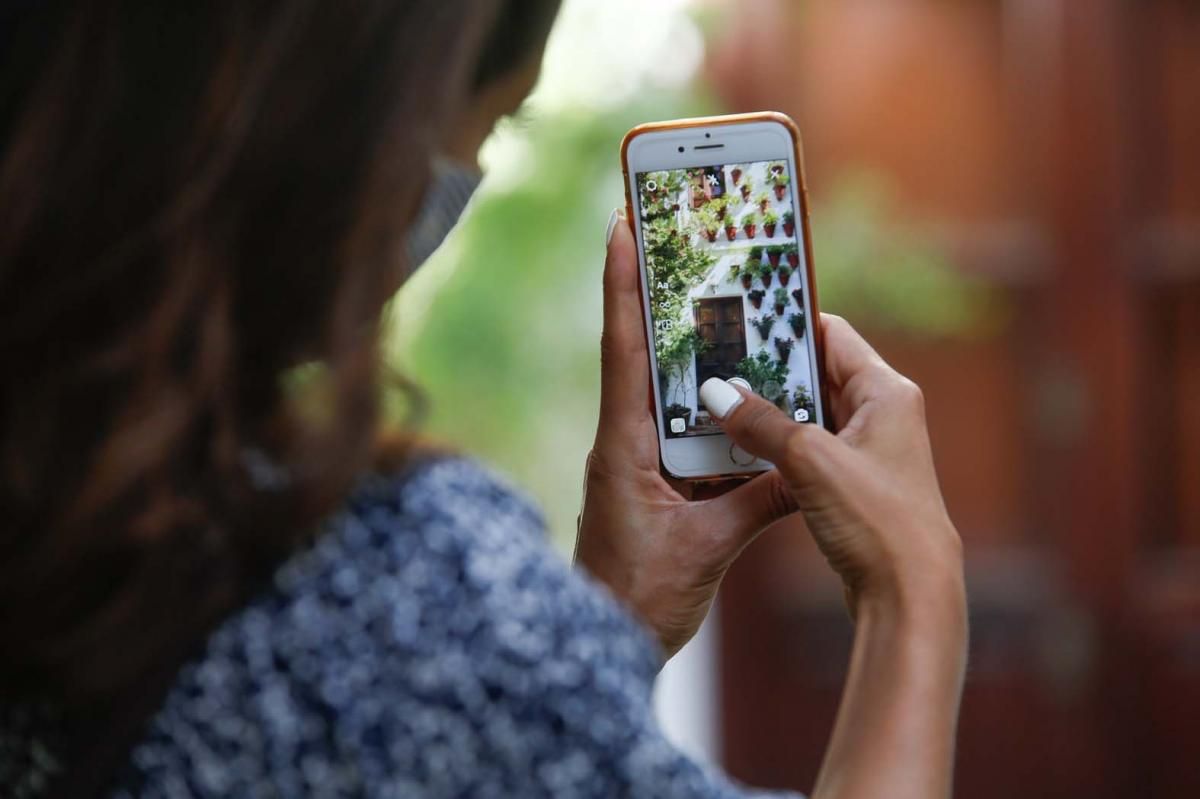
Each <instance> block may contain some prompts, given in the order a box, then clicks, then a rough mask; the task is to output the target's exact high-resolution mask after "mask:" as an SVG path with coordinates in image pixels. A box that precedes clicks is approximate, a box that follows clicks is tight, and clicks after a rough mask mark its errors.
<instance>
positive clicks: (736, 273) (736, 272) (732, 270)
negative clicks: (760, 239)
mask: <svg viewBox="0 0 1200 799" xmlns="http://www.w3.org/2000/svg"><path fill="white" fill-rule="evenodd" d="M741 274H742V265H741V264H730V265H729V273H728V277H726V278H725V282H726V283H734V282H736V281H737V279H738V278H739V277H741Z"/></svg>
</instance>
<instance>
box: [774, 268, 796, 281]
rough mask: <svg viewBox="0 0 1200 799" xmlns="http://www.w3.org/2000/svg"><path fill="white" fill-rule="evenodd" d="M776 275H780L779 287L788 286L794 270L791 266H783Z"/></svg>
mask: <svg viewBox="0 0 1200 799" xmlns="http://www.w3.org/2000/svg"><path fill="white" fill-rule="evenodd" d="M775 273H776V274H777V275H779V285H781V286H786V285H787V282H788V280H790V279H791V277H792V268H791V267H790V266H781V267H779V269H777V270H776V272H775Z"/></svg>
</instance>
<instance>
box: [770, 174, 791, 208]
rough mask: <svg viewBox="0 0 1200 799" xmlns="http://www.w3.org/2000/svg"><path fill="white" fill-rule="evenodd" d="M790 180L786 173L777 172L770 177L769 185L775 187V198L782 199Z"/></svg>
mask: <svg viewBox="0 0 1200 799" xmlns="http://www.w3.org/2000/svg"><path fill="white" fill-rule="evenodd" d="M791 182H792V179H791V177H789V176H788V175H783V174H779V175H776V176H775V177H773V178H771V185H772V186H774V187H775V199H776V200H779V201H780V202H782V201H783V197H784V195H785V194H786V193H787V187H788V185H789V184H790V183H791Z"/></svg>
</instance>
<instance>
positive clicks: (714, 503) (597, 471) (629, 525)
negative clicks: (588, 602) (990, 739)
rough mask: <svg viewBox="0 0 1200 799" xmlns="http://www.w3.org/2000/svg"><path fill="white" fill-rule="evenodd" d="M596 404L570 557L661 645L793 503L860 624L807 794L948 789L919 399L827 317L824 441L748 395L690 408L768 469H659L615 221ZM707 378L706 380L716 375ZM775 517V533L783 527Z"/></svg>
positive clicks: (639, 333)
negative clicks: (683, 481) (711, 472)
mask: <svg viewBox="0 0 1200 799" xmlns="http://www.w3.org/2000/svg"><path fill="white" fill-rule="evenodd" d="M610 230H611V231H612V234H611V237H610V240H609V249H608V260H607V262H606V265H605V277H604V281H605V283H604V289H605V306H604V307H605V311H604V315H605V318H604V338H603V341H602V346H601V352H602V362H603V364H602V397H601V410H600V423H599V426H598V429H597V434H596V442H595V446H594V448H593V450H592V453H591V455H590V456H589V460H588V466H587V478H586V480H587V483H586V490H585V499H584V508H583V510H582V512H581V514H580V525H579V527H580V529H579V540H578V544H577V550H576V552H577V559H578V561H579V563H580V564H581V565H583V566H584V567H585V568H587V569H588V570H589V571H590V572H591V573H592V574H593V576H595V577H597V578H598V579H600V580H601V581H603V582H605V583H606V584H607V585H608V586H609V588H610V589H611V590H612V591H613V592H614V593H615V594H616V595H617V596H618V597H619V598H621V599H622V600H624V601H625V602H626V603H627V604H628V605H630V606H631V607H632V609H633V610H634V611H635V612H636V613H638V614H639V615H640V616H641V618H642V619H643V621H645V622H646V623H647V624H649V625H650V626H651V628H652V629H654V630H655V631H656V632H657V633H658V636H659V638H660V640H661V641H662V642H663V646H664V648H665V649H666V651H667V653H668V655H669V654H671V653H673V652H674V651H676V650H677V649H678V647H679V646H681V645H682V644H683V643H684V642H686V641H687V640H688V638H690V637H691V635H692V634H693V633H694V632H695V630H696V629H697V628H698V626H699V624H700V622H701V621H702V620H703V618H704V615H705V613H706V612H707V610H708V607H709V605H710V604H711V602H712V598H713V595H714V594H715V592H716V589H717V587H718V585H719V584H720V581H721V578H722V577H723V576H724V574H725V571H726V570H727V569H728V567H729V565H730V564H731V563H732V562H733V560H734V559H735V558H736V557H737V555H738V554H739V553H740V552H741V550H742V549H743V548H744V547H745V546H746V544H747V543H749V542H750V541H751V540H753V538H754V536H755V535H757V533H758V531H759V530H761V529H762V527H764V526H766V525H767V524H769V523H771V522H772V521H774V520H776V519H779V518H781V517H783V516H787V515H788V514H792V513H793V512H794V511H797V510H798V511H799V513H796V514H795V515H794V516H792V518H793V519H795V525H794V528H793V529H795V530H796V531H797V532H798V531H799V530H800V529H805V528H806V529H807V530H808V531H809V532H810V533H811V534H812V535H813V537H814V539H815V540H816V542H817V544H818V546H819V548H820V549H821V551H822V553H823V554H824V555H825V557H826V559H827V560H828V561H829V564H830V566H831V567H832V568H833V569H834V570H835V571H836V572H837V573H838V574H839V575H840V576H841V578H842V581H843V584H844V586H845V589H846V596H847V603H848V605H849V607H850V611H851V615H852V616H853V617H854V618H855V620H856V633H855V643H854V649H853V652H852V656H851V663H850V669H849V673H848V676H847V682H846V687H845V690H844V693H843V698H842V704H841V707H840V709H839V713H838V719H837V723H836V725H835V728H834V732H833V735H832V737H831V739H830V745H829V748H828V750H827V752H826V756H825V760H824V763H823V765H822V769H821V773H820V775H819V777H818V782H817V785H816V788H815V789H814V792H813V795H814V797H817V798H818V799H828V798H829V797H839V798H840V797H849V796H854V797H857V796H864V797H865V796H889V797H909V796H911V797H936V796H948V795H949V794H950V786H951V774H952V761H953V751H954V731H955V726H956V721H957V714H958V701H959V697H960V696H961V689H962V680H963V673H964V670H965V661H966V638H967V621H966V599H965V588H964V581H963V569H962V544H961V541H960V539H959V537H958V533H957V531H956V530H955V528H954V525H953V523H952V522H951V521H950V518H949V515H948V514H947V512H946V508H945V505H944V503H943V501H942V496H941V491H940V489H939V487H938V483H937V476H936V473H935V470H934V465H933V456H932V452H931V448H930V444H929V437H928V433H927V430H926V425H925V412H924V399H923V397H922V395H921V392H920V390H919V389H918V388H917V387H916V385H915V384H913V383H912V382H911V381H909V380H907V379H906V378H904V377H903V376H901V375H899V374H898V373H896V372H895V371H894V370H892V369H891V368H890V367H889V366H888V365H887V364H886V363H885V362H884V361H883V359H882V358H880V357H879V355H878V354H876V353H875V351H874V350H873V349H872V348H871V347H870V346H869V345H868V344H867V343H866V342H865V341H864V340H863V339H862V338H861V337H860V336H859V335H858V334H857V333H856V332H855V331H854V330H853V328H851V327H850V325H849V324H848V323H847V322H845V320H843V319H840V318H838V317H835V316H829V315H822V319H821V324H822V325H823V328H822V329H823V333H824V340H825V357H826V375H825V378H826V381H827V384H828V386H827V388H828V393H829V397H830V407H829V409H828V410H829V412H830V413H831V414H832V416H833V420H834V422H835V425H836V427H837V428H838V430H839V433H838V434H837V435H834V434H832V433H830V432H828V431H826V430H825V429H823V428H821V427H818V426H816V425H811V424H796V423H794V422H792V421H791V420H790V419H788V418H787V417H786V416H785V415H784V414H783V413H782V412H781V411H779V410H778V409H777V408H775V406H773V405H772V404H771V403H768V402H767V401H765V400H763V399H761V398H760V397H757V396H756V395H754V394H753V393H752V392H749V391H745V390H743V389H741V388H740V387H738V386H733V385H730V384H728V383H725V382H724V381H719V380H717V381H715V384H713V381H709V382H707V383H705V386H704V387H702V389H701V400H702V401H704V402H705V404H706V405H707V407H708V409H709V412H710V413H712V414H713V415H714V417H716V418H717V419H718V420H719V421H720V423H721V425H722V427H723V428H724V430H725V432H726V433H727V434H728V435H729V436H730V437H731V438H732V439H733V440H734V441H736V442H737V443H738V444H739V445H740V446H741V447H742V448H743V449H745V450H746V451H748V452H751V453H754V454H756V455H758V456H760V457H762V458H765V459H767V460H769V461H770V462H772V463H773V464H775V466H776V469H774V470H772V471H770V472H767V473H766V474H763V475H761V476H759V477H756V478H755V479H754V480H752V481H750V482H749V483H746V484H743V485H741V486H740V487H738V488H735V489H733V490H731V491H728V492H727V493H723V494H720V495H719V496H716V497H711V498H705V499H700V500H699V501H689V498H692V499H695V497H694V496H693V494H692V493H691V492H689V490H688V489H687V487H686V486H683V485H677V484H673V483H671V482H668V481H667V480H666V479H664V478H663V477H662V475H661V474H660V472H659V459H658V436H657V431H656V428H655V424H654V420H653V418H652V416H651V411H650V404H649V398H650V383H649V361H648V357H649V356H648V354H647V344H646V337H645V332H644V326H643V321H642V306H641V296H640V289H639V286H638V275H637V271H638V268H637V260H636V252H635V244H634V239H633V235H632V232H631V230H630V229H629V227H628V225H627V224H625V223H620V224H616V225H615V227H614V226H612V225H610ZM710 384H712V385H710ZM789 524H790V522H789V521H785V522H784V523H783V524H782V525H780V528H781V532H783V530H785V529H786V528H787V527H788V526H789Z"/></svg>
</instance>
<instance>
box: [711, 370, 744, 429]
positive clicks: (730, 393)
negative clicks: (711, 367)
mask: <svg viewBox="0 0 1200 799" xmlns="http://www.w3.org/2000/svg"><path fill="white" fill-rule="evenodd" d="M744 399H745V397H743V396H742V395H741V394H740V393H739V392H738V390H737V389H736V388H734V387H733V386H731V385H729V384H728V383H726V382H725V381H724V380H722V379H721V378H719V377H710V378H708V379H707V380H705V381H704V385H702V386H700V401H701V402H703V403H704V407H705V408H708V412H709V413H711V414H712V415H713V416H715V417H717V418H718V419H724V418H725V417H726V416H728V415H729V414H731V413H732V412H733V409H734V408H736V407H737V406H739V405H741V404H742V400H744Z"/></svg>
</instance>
